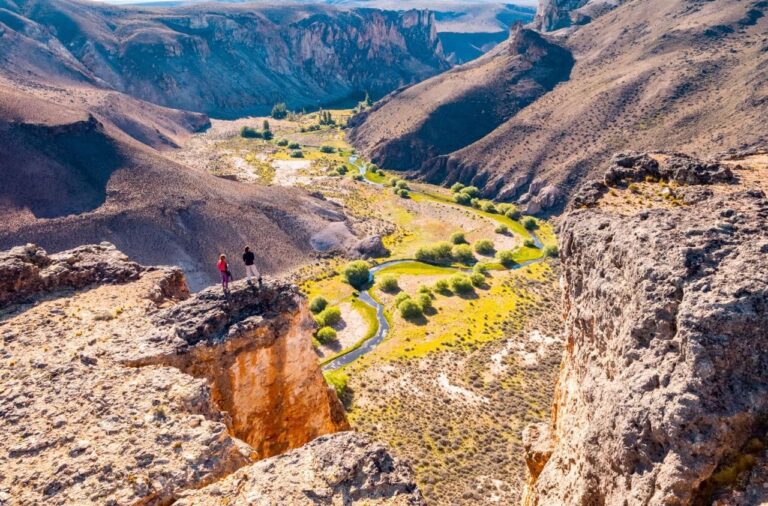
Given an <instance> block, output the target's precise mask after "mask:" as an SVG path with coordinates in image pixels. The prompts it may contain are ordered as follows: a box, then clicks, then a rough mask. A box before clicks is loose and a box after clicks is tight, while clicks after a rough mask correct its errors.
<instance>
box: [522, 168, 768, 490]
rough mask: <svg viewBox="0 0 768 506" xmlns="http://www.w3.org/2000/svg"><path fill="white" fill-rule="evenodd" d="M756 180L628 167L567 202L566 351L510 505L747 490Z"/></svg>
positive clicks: (762, 241) (757, 384)
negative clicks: (520, 497) (521, 492)
mask: <svg viewBox="0 0 768 506" xmlns="http://www.w3.org/2000/svg"><path fill="white" fill-rule="evenodd" d="M764 168H765V167H764V166H761V167H760V168H759V169H757V168H754V167H746V166H742V165H735V164H730V165H724V164H721V163H703V162H699V161H696V160H694V159H691V158H688V157H681V156H678V155H657V156H652V157H650V156H645V155H636V154H629V155H623V156H620V157H617V158H615V159H614V160H613V162H612V163H611V166H610V167H609V169H608V171H607V172H606V174H605V178H604V179H603V180H601V181H598V182H595V183H593V184H591V185H589V186H588V187H587V188H585V190H584V191H583V192H582V193H581V200H580V201H579V202H578V203H577V205H576V207H577V208H575V209H573V210H572V211H570V212H569V213H568V214H567V215H566V216H565V218H564V220H563V224H562V229H561V236H560V243H561V257H562V265H563V289H564V302H565V308H566V326H565V337H566V340H567V342H566V348H565V353H564V360H563V365H562V370H561V372H560V377H559V380H558V384H557V388H556V393H555V401H554V407H553V419H552V424H551V425H544V426H537V427H531V428H530V429H529V430H528V431H527V432H526V434H525V438H526V441H525V445H526V449H527V453H528V467H529V477H530V482H529V490H528V495H527V498H526V504H528V505H562V504H569V505H594V504H604V505H626V504H670V505H672V504H674V505H684V504H711V503H712V501H713V500H714V499H716V498H717V497H719V495H718V494H722V493H726V494H733V493H734V491H735V490H736V492H737V493H736V496H738V495H739V494H741V492H738V490H737V489H742V488H743V486H744V483H745V482H748V481H750V480H751V479H759V480H762V479H763V478H760V476H762V475H761V474H760V473H762V472H763V471H761V469H764V466H763V467H760V466H758V467H756V468H754V470H753V466H754V465H755V463H757V462H758V461H759V460H760V459H761V458H764V451H765V443H766V431H765V425H764V423H765V420H766V416H767V415H768V395H766V394H768V353H766V349H768V347H767V346H766V345H768V342H766V339H768V334H766V331H765V329H766V325H767V324H768V262H766V260H767V259H768V257H767V256H766V255H768V220H767V219H768V200H766V195H765V192H764V190H765V185H764V183H763V181H762V177H761V174H762V170H764ZM753 488H754V487H753ZM757 488H758V489H759V488H760V487H757ZM744 497H747V496H744ZM752 497H753V498H754V497H757V496H755V495H752ZM728 504H756V502H748V501H747V502H743V501H742V502H738V501H736V502H733V503H728Z"/></svg>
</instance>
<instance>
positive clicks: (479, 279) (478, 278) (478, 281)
mask: <svg viewBox="0 0 768 506" xmlns="http://www.w3.org/2000/svg"><path fill="white" fill-rule="evenodd" d="M469 281H470V282H471V283H472V286H476V287H481V286H484V285H485V276H484V275H482V274H481V273H479V272H473V273H472V274H470V275H469Z"/></svg>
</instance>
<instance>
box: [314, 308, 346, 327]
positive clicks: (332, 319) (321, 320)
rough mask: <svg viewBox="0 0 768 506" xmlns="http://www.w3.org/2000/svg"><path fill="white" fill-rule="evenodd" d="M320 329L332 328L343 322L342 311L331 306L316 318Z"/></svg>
mask: <svg viewBox="0 0 768 506" xmlns="http://www.w3.org/2000/svg"><path fill="white" fill-rule="evenodd" d="M315 321H316V322H317V325H318V326H319V327H330V326H332V325H336V324H337V323H339V322H340V321H341V310H340V309H339V308H337V307H336V306H329V307H326V308H325V309H323V310H322V311H320V312H319V313H318V314H317V315H316V316H315Z"/></svg>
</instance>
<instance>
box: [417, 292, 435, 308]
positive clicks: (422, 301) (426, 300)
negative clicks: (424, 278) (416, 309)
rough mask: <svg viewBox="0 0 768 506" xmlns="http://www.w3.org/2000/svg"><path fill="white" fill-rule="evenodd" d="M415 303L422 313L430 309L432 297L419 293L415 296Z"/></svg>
mask: <svg viewBox="0 0 768 506" xmlns="http://www.w3.org/2000/svg"><path fill="white" fill-rule="evenodd" d="M416 303H417V304H418V305H419V306H420V307H421V311H422V312H427V311H429V310H430V309H432V296H431V295H430V294H428V293H420V294H418V295H417V296H416Z"/></svg>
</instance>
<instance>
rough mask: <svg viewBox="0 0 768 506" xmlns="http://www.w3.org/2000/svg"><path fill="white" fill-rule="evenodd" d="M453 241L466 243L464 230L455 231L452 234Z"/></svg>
mask: <svg viewBox="0 0 768 506" xmlns="http://www.w3.org/2000/svg"><path fill="white" fill-rule="evenodd" d="M451 242H452V243H453V244H466V242H467V239H466V238H465V237H464V232H454V233H452V234H451Z"/></svg>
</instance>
